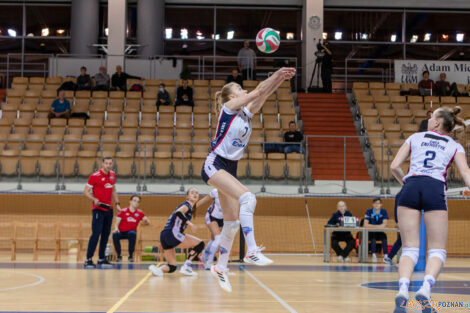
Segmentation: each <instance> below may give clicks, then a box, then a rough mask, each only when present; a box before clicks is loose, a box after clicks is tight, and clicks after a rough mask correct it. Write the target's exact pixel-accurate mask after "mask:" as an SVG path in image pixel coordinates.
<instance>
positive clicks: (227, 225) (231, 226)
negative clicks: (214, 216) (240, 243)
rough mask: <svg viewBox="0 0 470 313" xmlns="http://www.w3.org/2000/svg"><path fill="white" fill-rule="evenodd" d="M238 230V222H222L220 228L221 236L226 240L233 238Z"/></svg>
mask: <svg viewBox="0 0 470 313" xmlns="http://www.w3.org/2000/svg"><path fill="white" fill-rule="evenodd" d="M239 228H240V221H239V220H236V221H229V222H226V221H224V227H222V233H221V235H222V236H226V237H228V238H235V235H236V234H237V232H238V229H239Z"/></svg>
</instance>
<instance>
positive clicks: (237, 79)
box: [226, 68, 243, 88]
mask: <svg viewBox="0 0 470 313" xmlns="http://www.w3.org/2000/svg"><path fill="white" fill-rule="evenodd" d="M226 82H227V84H228V83H231V82H235V83H237V84H239V85H240V86H241V87H242V88H243V77H242V75H240V74H239V73H238V70H237V69H236V68H234V69H233V70H232V75H228V76H227V80H226Z"/></svg>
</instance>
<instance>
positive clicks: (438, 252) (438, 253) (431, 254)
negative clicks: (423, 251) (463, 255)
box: [428, 249, 447, 265]
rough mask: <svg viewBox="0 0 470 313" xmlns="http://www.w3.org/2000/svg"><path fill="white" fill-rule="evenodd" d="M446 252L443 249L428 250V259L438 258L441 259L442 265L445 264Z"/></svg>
mask: <svg viewBox="0 0 470 313" xmlns="http://www.w3.org/2000/svg"><path fill="white" fill-rule="evenodd" d="M446 255H447V252H446V250H444V249H429V250H428V259H430V258H438V259H441V261H442V265H444V264H445V263H446Z"/></svg>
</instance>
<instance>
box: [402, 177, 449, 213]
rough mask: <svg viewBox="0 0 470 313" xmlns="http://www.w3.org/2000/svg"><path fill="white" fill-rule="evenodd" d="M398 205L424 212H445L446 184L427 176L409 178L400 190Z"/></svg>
mask: <svg viewBox="0 0 470 313" xmlns="http://www.w3.org/2000/svg"><path fill="white" fill-rule="evenodd" d="M398 205H399V206H404V207H407V208H412V209H416V210H424V211H425V212H426V211H434V210H445V211H447V198H446V184H445V183H444V182H442V181H440V180H437V179H434V178H431V177H429V176H412V177H409V178H408V179H407V180H406V182H405V185H404V186H403V188H402V189H401V195H400V199H399V200H398Z"/></svg>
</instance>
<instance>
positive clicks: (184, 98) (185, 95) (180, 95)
mask: <svg viewBox="0 0 470 313" xmlns="http://www.w3.org/2000/svg"><path fill="white" fill-rule="evenodd" d="M178 105H189V106H192V107H193V106H194V101H193V88H191V87H189V86H188V80H187V79H183V86H180V87H178V89H177V90H176V101H175V106H178Z"/></svg>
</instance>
